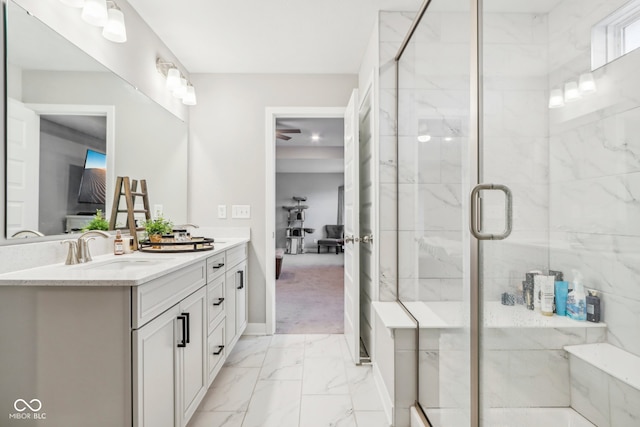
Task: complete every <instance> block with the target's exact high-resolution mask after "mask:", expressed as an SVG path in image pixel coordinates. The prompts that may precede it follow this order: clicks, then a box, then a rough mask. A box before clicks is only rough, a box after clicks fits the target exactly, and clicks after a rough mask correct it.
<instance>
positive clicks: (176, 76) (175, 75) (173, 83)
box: [167, 67, 180, 92]
mask: <svg viewBox="0 0 640 427" xmlns="http://www.w3.org/2000/svg"><path fill="white" fill-rule="evenodd" d="M178 86H180V70H178V69H177V68H175V67H173V68H169V71H167V89H169V90H170V91H172V92H173V91H174V90H176V89H177V88H178Z"/></svg>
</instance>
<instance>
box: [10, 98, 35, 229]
mask: <svg viewBox="0 0 640 427" xmlns="http://www.w3.org/2000/svg"><path fill="white" fill-rule="evenodd" d="M7 101H8V104H7V216H6V221H7V236H8V237H11V236H12V235H13V234H14V233H15V232H17V231H20V230H27V229H30V230H37V229H38V205H39V203H38V200H39V191H38V187H39V182H38V180H39V170H40V136H39V134H40V120H39V117H38V115H37V114H36V113H35V112H34V111H33V110H30V109H29V108H27V107H26V106H25V105H24V104H23V103H21V102H18V101H16V100H15V99H11V98H9V99H8V100H7Z"/></svg>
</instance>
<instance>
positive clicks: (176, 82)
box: [156, 56, 196, 105]
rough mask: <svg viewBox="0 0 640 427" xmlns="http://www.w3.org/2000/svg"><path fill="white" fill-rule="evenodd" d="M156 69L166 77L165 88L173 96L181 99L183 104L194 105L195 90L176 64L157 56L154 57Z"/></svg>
mask: <svg viewBox="0 0 640 427" xmlns="http://www.w3.org/2000/svg"><path fill="white" fill-rule="evenodd" d="M156 69H157V70H158V72H159V73H160V74H162V75H163V76H165V77H166V79H167V82H166V86H167V90H169V91H170V92H171V94H172V95H173V96H175V97H176V98H180V99H182V103H183V104H184V105H196V90H195V88H194V87H193V85H192V84H191V83H190V82H189V81H188V80H187V78H186V77H184V76H183V75H182V73H181V72H180V70H179V69H178V67H176V64H174V63H173V62H169V61H165V60H164V59H162V58H160V57H159V56H158V57H157V58H156Z"/></svg>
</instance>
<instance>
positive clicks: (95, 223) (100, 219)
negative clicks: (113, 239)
mask: <svg viewBox="0 0 640 427" xmlns="http://www.w3.org/2000/svg"><path fill="white" fill-rule="evenodd" d="M89 230H102V231H107V230H109V221H107V219H106V218H105V217H104V214H103V213H102V210H100V209H96V214H95V215H94V216H93V219H92V220H91V221H89V223H88V224H87V225H85V226H84V227H83V228H82V231H83V232H84V231H89Z"/></svg>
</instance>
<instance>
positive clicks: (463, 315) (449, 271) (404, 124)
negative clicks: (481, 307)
mask: <svg viewBox="0 0 640 427" xmlns="http://www.w3.org/2000/svg"><path fill="white" fill-rule="evenodd" d="M398 15H399V14H398ZM383 16H386V15H383ZM391 17H393V18H394V19H401V18H403V17H402V16H401V15H400V16H397V15H392V16H390V18H391ZM470 20H471V16H470V11H469V7H468V4H467V2H461V3H458V2H456V4H452V2H451V1H449V0H432V1H431V2H430V4H429V5H428V8H427V9H426V13H425V14H424V15H423V17H422V19H421V21H420V23H419V24H418V25H417V27H416V28H415V31H414V32H413V34H412V36H411V39H410V41H409V42H408V44H407V45H406V48H405V49H404V50H403V51H402V52H401V53H400V58H399V60H398V62H397V67H398V68H397V70H398V79H397V85H398V86H397V89H398V92H397V93H398V117H399V120H398V153H397V154H398V174H397V179H398V206H399V210H398V227H399V228H398V252H399V266H398V274H399V283H398V286H399V298H400V300H401V301H402V303H403V304H404V305H405V307H406V308H407V309H408V310H409V311H410V312H411V313H412V315H413V316H414V317H415V318H416V319H417V321H418V324H419V339H418V367H417V369H418V390H417V392H418V396H417V402H418V403H419V405H420V406H421V408H422V410H423V411H424V413H425V414H426V416H427V417H428V419H429V421H430V422H431V424H432V425H433V426H434V427H446V426H460V425H469V423H470V363H471V362H470V357H469V354H470V352H469V346H470V324H469V321H470V317H469V307H470V304H469V283H470V281H469V227H468V224H469V220H468V218H469V198H468V196H467V195H468V192H469V167H468V163H469V161H470V160H469V158H470V155H469V154H470V153H469V141H470V136H469V134H470V132H469V114H470V109H469V99H470V95H471V94H470V86H469V81H470V78H469V77H470V76H469V70H470V63H469V49H470V46H471V44H470V31H469V23H470ZM383 24H384V21H383ZM390 46H391V44H389V45H385V44H383V46H382V47H381V49H383V50H385V49H387V48H389V47H390ZM407 421H408V420H407Z"/></svg>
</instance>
